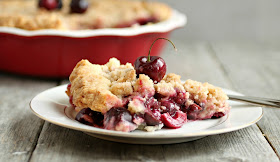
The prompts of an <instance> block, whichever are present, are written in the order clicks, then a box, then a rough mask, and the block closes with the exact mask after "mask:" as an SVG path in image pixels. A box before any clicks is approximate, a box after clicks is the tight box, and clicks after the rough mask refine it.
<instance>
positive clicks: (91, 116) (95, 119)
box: [75, 108, 104, 127]
mask: <svg viewBox="0 0 280 162" xmlns="http://www.w3.org/2000/svg"><path fill="white" fill-rule="evenodd" d="M75 119H76V120H77V121H79V122H81V123H83V124H87V125H91V126H96V127H102V126H103V119H104V116H103V115H102V114H101V113H100V112H97V111H92V110H91V109H90V108H85V109H82V110H81V111H80V112H79V113H78V114H77V116H76V118H75Z"/></svg>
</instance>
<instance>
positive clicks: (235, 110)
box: [30, 85, 263, 144]
mask: <svg viewBox="0 0 280 162" xmlns="http://www.w3.org/2000/svg"><path fill="white" fill-rule="evenodd" d="M66 87H67V85H62V86H58V87H54V88H51V89H48V90H46V91H44V92H41V93H40V94H38V95H37V96H35V97H34V98H33V99H32V100H31V102H30V108H31V110H32V111H33V113H34V114H35V115H37V116H38V117H40V118H42V119H44V120H46V121H48V122H51V123H53V124H56V125H59V126H62V127H66V128H70V129H75V130H79V131H83V132H85V133H87V134H89V135H91V136H94V137H97V138H101V139H105V140H110V141H116V142H123V143H133V144H170V143H181V142H187V141H192V140H196V139H199V138H202V137H205V136H208V135H215V134H221V133H226V132H231V131H235V130H238V129H241V128H245V127H248V126H250V125H252V124H254V123H256V122H257V121H259V120H260V119H261V117H262V115H263V111H262V108H261V107H256V106H249V105H247V104H243V103H240V102H235V101H229V104H230V105H231V107H232V108H231V111H230V113H229V114H228V115H226V116H224V117H222V118H219V119H208V120H199V121H190V122H187V123H186V124H185V125H184V126H183V127H181V128H179V129H165V128H163V129H161V130H158V131H155V132H145V131H142V130H136V131H133V132H128V133H127V132H118V131H111V130H105V129H100V128H95V127H92V126H88V125H85V124H82V123H79V122H78V121H76V120H75V115H76V112H75V111H74V109H73V107H71V105H70V104H69V99H68V96H67V95H66V94H65V90H66ZM224 91H225V92H226V93H227V94H235V95H240V94H239V93H236V92H233V91H231V90H227V89H224Z"/></svg>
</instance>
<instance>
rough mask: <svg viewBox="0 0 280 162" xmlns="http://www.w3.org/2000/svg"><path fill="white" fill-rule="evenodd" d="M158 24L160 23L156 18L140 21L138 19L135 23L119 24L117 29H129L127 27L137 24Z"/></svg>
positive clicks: (141, 19) (140, 19)
mask: <svg viewBox="0 0 280 162" xmlns="http://www.w3.org/2000/svg"><path fill="white" fill-rule="evenodd" d="M157 22H159V20H158V19H157V18H156V17H149V18H139V19H137V20H135V21H132V22H127V23H123V24H118V25H117V26H116V28H127V27H131V26H133V25H135V24H139V25H146V24H149V23H157Z"/></svg>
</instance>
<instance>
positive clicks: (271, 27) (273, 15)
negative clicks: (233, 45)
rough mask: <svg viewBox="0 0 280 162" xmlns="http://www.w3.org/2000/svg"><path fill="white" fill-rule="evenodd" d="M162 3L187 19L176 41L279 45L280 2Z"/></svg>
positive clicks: (195, 0) (184, 0)
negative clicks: (244, 42)
mask: <svg viewBox="0 0 280 162" xmlns="http://www.w3.org/2000/svg"><path fill="white" fill-rule="evenodd" d="M160 1H161V2H165V3H167V4H169V5H170V6H171V7H173V8H175V9H177V10H179V11H181V12H183V13H185V14H186V15H187V17H188V24H187V26H185V27H184V28H182V29H180V30H176V31H174V32H173V36H174V37H176V38H179V39H187V40H192V41H196V40H199V41H200V40H203V41H205V40H206V41H224V40H236V41H257V42H274V43H277V41H280V20H279V16H280V1H277V0H266V1H264V0H246V1H243V0H234V1H231V0H211V1H207V0H160Z"/></svg>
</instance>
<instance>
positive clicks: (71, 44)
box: [0, 10, 186, 78]
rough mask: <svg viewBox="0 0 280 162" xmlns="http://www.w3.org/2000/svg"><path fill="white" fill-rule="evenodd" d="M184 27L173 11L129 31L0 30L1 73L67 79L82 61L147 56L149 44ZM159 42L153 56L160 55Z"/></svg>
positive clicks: (183, 18) (131, 60)
mask: <svg viewBox="0 0 280 162" xmlns="http://www.w3.org/2000/svg"><path fill="white" fill-rule="evenodd" d="M185 24H186V16H185V15H183V14H181V13H179V12H178V11H175V10H173V12H172V16H171V18H170V19H168V20H166V21H163V22H160V23H156V24H152V25H144V26H138V27H131V28H118V29H96V30H80V31H62V30H37V31H27V30H22V29H16V28H10V27H0V58H1V59H0V70H1V71H6V72H12V73H17V74H24V75H30V76H40V77H56V78H57V77H59V78H63V77H68V76H69V74H70V73H71V71H72V69H73V68H74V66H75V65H76V63H77V62H78V61H80V60H81V59H88V60H89V61H90V62H92V63H97V64H104V63H106V62H107V61H108V60H109V58H111V57H116V58H118V59H119V60H121V62H122V63H126V62H131V63H133V62H134V60H135V59H136V58H137V57H139V56H142V55H147V53H148V51H149V48H150V45H151V44H152V42H153V41H154V40H155V39H156V38H159V37H165V38H168V36H169V34H170V32H171V31H173V30H174V29H176V28H179V27H182V26H184V25H185ZM165 43H166V42H165V41H164V40H159V41H157V42H156V43H155V45H154V46H153V49H152V51H151V54H152V55H159V54H160V52H161V50H162V48H163V46H164V44H165Z"/></svg>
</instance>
